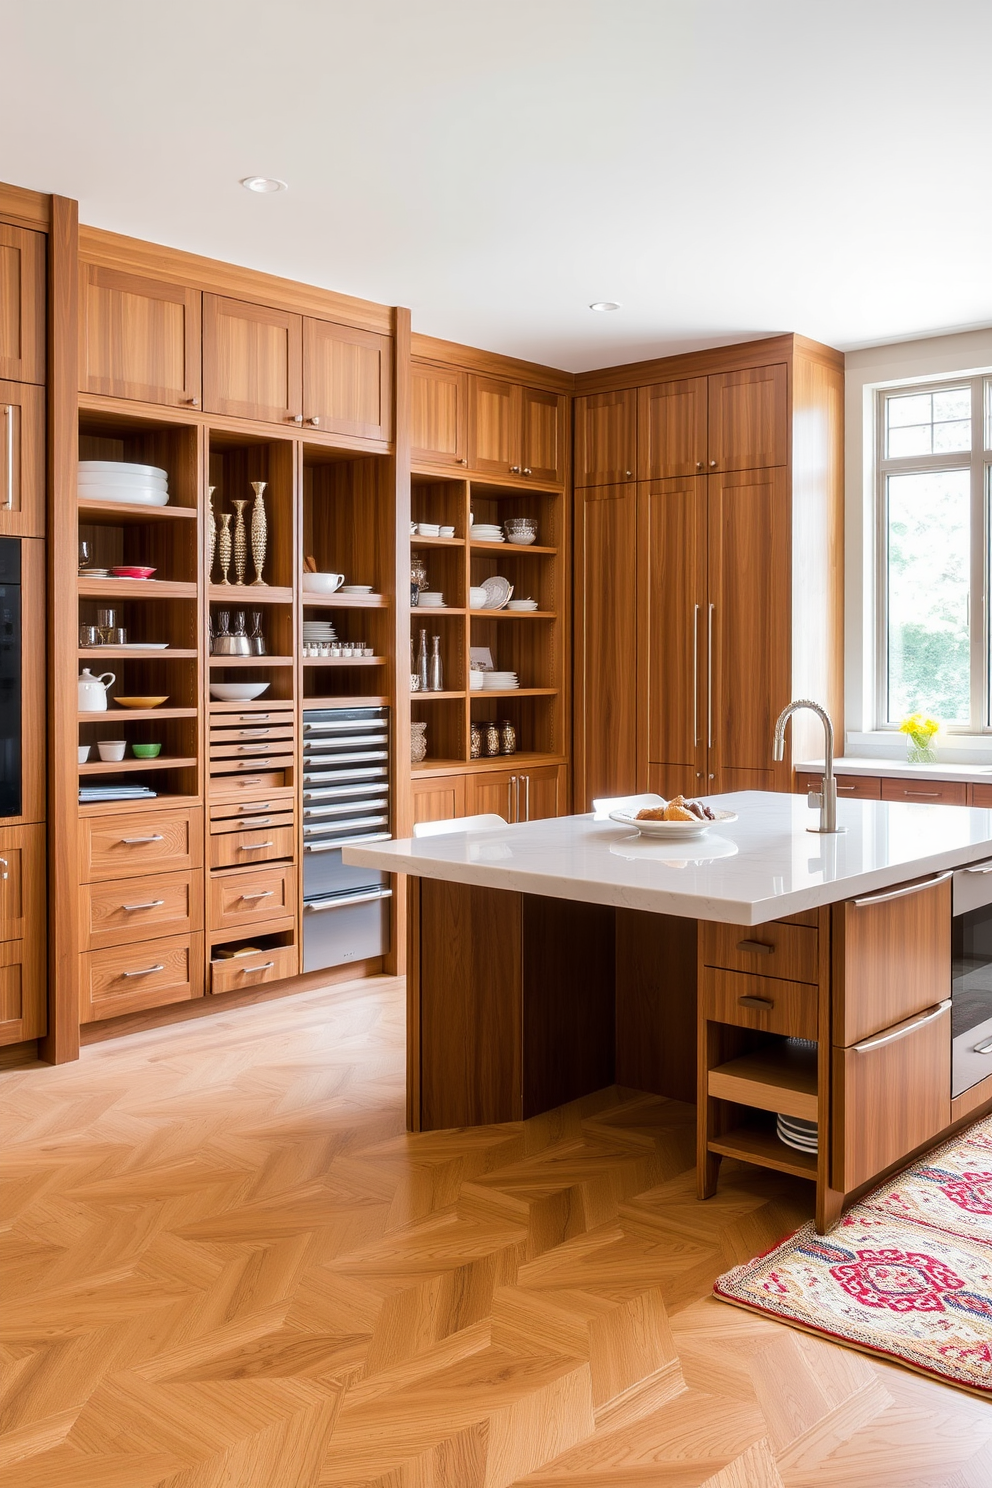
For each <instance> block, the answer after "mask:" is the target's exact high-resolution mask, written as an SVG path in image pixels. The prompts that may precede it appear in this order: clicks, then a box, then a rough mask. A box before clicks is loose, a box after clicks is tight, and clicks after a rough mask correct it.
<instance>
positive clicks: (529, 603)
mask: <svg viewBox="0 0 992 1488" xmlns="http://www.w3.org/2000/svg"><path fill="white" fill-rule="evenodd" d="M506 608H507V609H508V610H536V609H537V600H536V599H510V600H508V601H507V605H506Z"/></svg>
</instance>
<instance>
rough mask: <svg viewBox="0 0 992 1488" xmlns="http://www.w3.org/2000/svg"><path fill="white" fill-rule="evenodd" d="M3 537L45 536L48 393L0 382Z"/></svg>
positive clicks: (0, 514) (27, 385) (29, 385)
mask: <svg viewBox="0 0 992 1488" xmlns="http://www.w3.org/2000/svg"><path fill="white" fill-rule="evenodd" d="M0 418H2V420H3V427H2V430H0V438H2V441H3V444H2V453H0V535H4V536H9V537H44V535H45V389H44V388H42V387H36V386H35V385H33V384H32V383H24V382H0Z"/></svg>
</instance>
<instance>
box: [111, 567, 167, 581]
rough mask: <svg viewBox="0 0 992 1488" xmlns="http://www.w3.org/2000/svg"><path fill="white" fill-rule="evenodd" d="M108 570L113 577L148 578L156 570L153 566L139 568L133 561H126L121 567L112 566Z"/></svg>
mask: <svg viewBox="0 0 992 1488" xmlns="http://www.w3.org/2000/svg"><path fill="white" fill-rule="evenodd" d="M110 572H111V573H112V574H113V576H114V578H115V579H150V578H151V576H152V574H153V573H155V572H156V570H155V569H154V568H140V567H138V566H136V565H135V564H133V563H126V564H124V566H123V567H121V568H112V569H111V570H110Z"/></svg>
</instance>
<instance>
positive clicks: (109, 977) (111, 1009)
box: [79, 934, 203, 1023]
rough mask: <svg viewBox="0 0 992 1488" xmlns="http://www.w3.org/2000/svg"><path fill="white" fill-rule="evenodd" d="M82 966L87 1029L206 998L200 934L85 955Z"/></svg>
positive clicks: (82, 1001)
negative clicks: (103, 1021)
mask: <svg viewBox="0 0 992 1488" xmlns="http://www.w3.org/2000/svg"><path fill="white" fill-rule="evenodd" d="M79 962H80V977H79V1020H80V1022H81V1023H94V1022H97V1021H99V1020H100V1019H101V1018H116V1017H119V1016H120V1015H121V1014H122V1013H137V1012H141V1011H142V1010H143V1009H145V1008H154V1007H165V1006H166V1004H168V1003H171V1002H188V1001H190V1000H191V999H192V998H194V997H202V996H203V936H202V935H199V934H197V935H176V936H167V937H165V938H163V939H162V940H149V941H138V942H137V943H136V944H134V945H122V946H111V947H108V948H107V949H106V950H100V951H84V952H83V954H82V955H81V956H80V958H79Z"/></svg>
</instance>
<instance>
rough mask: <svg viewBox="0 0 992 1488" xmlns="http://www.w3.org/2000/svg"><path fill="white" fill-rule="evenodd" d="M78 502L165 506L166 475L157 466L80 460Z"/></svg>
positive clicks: (167, 487)
mask: <svg viewBox="0 0 992 1488" xmlns="http://www.w3.org/2000/svg"><path fill="white" fill-rule="evenodd" d="M78 489H79V497H80V500H81V501H126V502H130V503H132V504H133V505H134V506H168V504H169V474H168V471H166V470H162V469H160V468H159V466H158V465H129V464H127V462H126V461H124V460H80V462H79V482H78Z"/></svg>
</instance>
